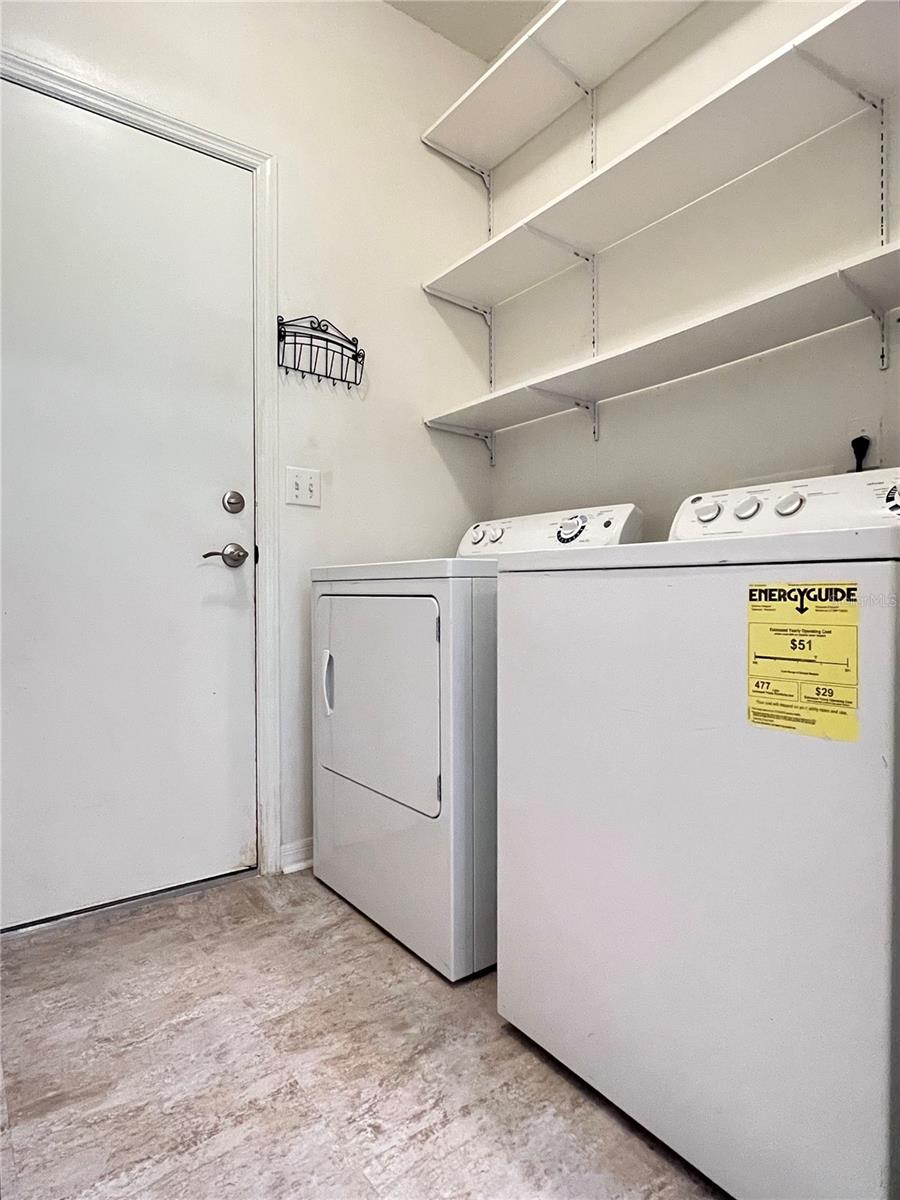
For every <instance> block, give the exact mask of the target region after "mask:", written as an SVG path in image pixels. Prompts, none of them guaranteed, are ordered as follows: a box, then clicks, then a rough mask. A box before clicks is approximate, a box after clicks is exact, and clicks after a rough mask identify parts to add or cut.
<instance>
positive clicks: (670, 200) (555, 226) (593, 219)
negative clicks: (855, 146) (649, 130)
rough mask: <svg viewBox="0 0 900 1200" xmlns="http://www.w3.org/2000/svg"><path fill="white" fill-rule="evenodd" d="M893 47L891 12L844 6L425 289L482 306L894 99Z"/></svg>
mask: <svg viewBox="0 0 900 1200" xmlns="http://www.w3.org/2000/svg"><path fill="white" fill-rule="evenodd" d="M588 7H590V5H589V6H588ZM598 7H599V6H598ZM629 7H630V8H631V10H632V11H633V10H634V9H635V8H638V9H640V8H642V7H646V8H650V9H653V8H656V7H659V6H657V5H653V4H650V5H646V6H640V5H631V6H629ZM555 11H561V10H559V8H558V7H557V9H554V10H551V12H555ZM898 46H900V5H898V4H896V3H886V2H884V0H854V2H853V3H850V4H847V5H845V7H844V8H842V9H840V10H839V11H838V12H837V13H835V14H833V15H832V16H830V17H828V18H827V19H826V20H824V21H822V22H820V23H819V24H818V25H816V26H815V27H813V29H811V30H810V31H809V32H808V33H806V34H805V35H804V36H803V37H802V38H799V39H797V40H796V41H794V42H791V43H789V44H787V45H786V46H783V47H782V48H781V49H780V50H778V51H776V52H775V53H774V54H772V55H770V56H769V57H768V58H766V59H764V60H763V61H762V62H761V63H758V64H757V65H756V66H755V67H753V68H751V70H749V71H747V72H745V73H744V74H743V75H741V76H739V77H738V78H737V79H735V80H734V81H733V82H732V83H730V84H729V85H728V87H726V88H723V89H722V90H720V91H719V92H717V93H716V94H715V95H713V96H711V97H710V98H709V99H707V100H706V101H705V102H704V103H702V104H700V105H697V106H696V107H694V108H692V109H690V110H689V111H688V112H687V113H684V114H682V115H681V116H680V117H679V118H677V119H676V120H675V121H673V122H671V123H670V124H669V125H667V126H665V127H664V128H662V129H661V130H659V131H658V132H657V133H655V134H654V135H653V136H652V137H650V138H647V139H646V140H645V141H643V142H641V143H640V144H638V145H637V146H634V147H633V148H632V149H631V150H629V151H627V152H626V153H625V154H623V155H621V156H620V157H619V158H617V159H614V160H613V162H611V163H609V164H608V165H606V166H604V167H603V168H601V169H600V170H598V171H596V172H595V173H594V174H593V175H590V176H589V177H588V178H587V179H586V180H584V181H583V182H582V183H580V184H578V185H577V186H576V187H573V188H571V189H570V190H569V191H567V192H565V193H564V194H563V195H562V196H560V197H558V198H557V199H556V200H554V201H552V202H551V203H550V204H548V205H546V206H545V207H544V208H541V209H539V210H538V211H537V212H536V213H534V214H532V216H530V217H528V218H526V219H525V220H524V221H521V222H519V224H518V225H515V226H513V227H512V228H511V229H509V230H507V231H506V232H504V233H502V234H500V235H498V236H497V237H495V238H492V239H491V241H489V242H486V243H485V244H484V245H482V246H481V247H479V248H478V249H477V250H475V251H473V252H472V253H471V254H468V255H466V257H465V258H462V259H460V260H459V261H458V262H457V263H455V264H454V265H453V266H452V267H450V268H449V269H448V270H446V271H444V272H443V274H441V275H439V276H438V277H437V278H436V279H433V280H431V281H430V282H429V283H427V284H425V290H426V291H427V292H431V293H433V294H438V295H449V296H452V297H456V298H459V299H461V300H463V301H465V302H469V303H472V304H476V305H480V306H483V307H491V306H492V305H494V304H498V303H500V302H501V301H503V300H506V299H509V298H510V297H512V296H515V295H518V293H519V292H522V291H524V290H525V289H527V288H529V287H533V286H534V285H535V284H538V283H541V282H543V281H544V280H547V279H549V278H551V277H552V276H553V275H556V274H558V273H559V272H560V271H563V270H565V269H566V268H567V267H570V266H572V265H573V264H574V263H575V262H576V261H578V258H577V257H576V256H577V255H580V256H582V257H584V256H587V257H588V258H589V257H590V256H591V255H593V254H597V253H600V252H601V251H603V250H604V249H607V248H608V247H610V246H611V245H613V244H614V243H616V242H618V241H620V240H621V239H622V238H625V237H629V236H631V235H633V234H635V233H637V232H639V231H640V230H642V229H645V228H646V227H647V226H649V225H652V224H654V223H656V222H658V221H660V220H662V219H664V218H665V217H667V216H670V215H671V214H672V213H674V212H676V211H678V210H679V209H681V208H683V207H685V206H686V205H689V204H691V203H694V202H696V201H698V200H701V199H703V198H704V197H705V196H707V195H708V194H709V193H711V192H713V191H715V190H716V189H718V188H721V187H723V186H726V185H727V184H729V183H731V182H733V181H734V180H736V179H737V178H739V177H740V176H741V175H744V174H745V173H746V172H748V171H751V170H753V169H755V168H757V167H759V166H761V165H762V164H763V163H765V162H768V161H769V160H770V159H772V158H774V157H776V156H777V155H778V154H782V153H784V152H785V151H787V150H790V149H792V148H793V147H795V146H798V145H799V144H801V143H802V142H804V141H806V140H807V139H808V138H811V137H813V136H815V135H816V134H818V133H822V132H823V131H825V130H826V129H830V128H831V127H832V126H834V125H836V124H838V123H839V122H840V121H844V120H846V119H848V118H849V117H852V116H854V115H855V114H858V113H860V112H862V111H864V110H865V109H867V108H870V107H871V106H872V104H873V102H876V101H877V100H878V99H879V98H881V97H884V96H889V95H893V94H895V93H896V92H897V91H898V89H900V53H898ZM810 58H813V59H815V60H816V61H817V63H818V64H819V65H815V63H813V62H811V61H810ZM501 61H502V60H501ZM498 66H499V64H498ZM460 103H461V102H460ZM451 111H452V110H451ZM488 124H489V122H488ZM548 239H555V240H548Z"/></svg>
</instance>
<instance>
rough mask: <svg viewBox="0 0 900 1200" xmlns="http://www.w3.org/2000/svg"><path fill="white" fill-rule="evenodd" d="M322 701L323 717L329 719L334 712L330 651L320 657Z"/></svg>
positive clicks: (332, 667) (332, 672)
mask: <svg viewBox="0 0 900 1200" xmlns="http://www.w3.org/2000/svg"><path fill="white" fill-rule="evenodd" d="M322 700H323V701H324V702H325V716H326V717H330V716H331V714H332V713H333V712H334V655H333V654H332V653H331V651H330V650H326V651H325V652H324V654H323V655H322Z"/></svg>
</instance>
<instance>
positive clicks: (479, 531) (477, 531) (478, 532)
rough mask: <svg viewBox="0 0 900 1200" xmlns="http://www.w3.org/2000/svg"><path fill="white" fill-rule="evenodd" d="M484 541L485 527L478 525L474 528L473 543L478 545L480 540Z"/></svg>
mask: <svg viewBox="0 0 900 1200" xmlns="http://www.w3.org/2000/svg"><path fill="white" fill-rule="evenodd" d="M483 541H484V529H483V527H482V526H481V525H476V526H475V527H474V528H473V530H472V545H473V546H477V545H478V543H479V542H483Z"/></svg>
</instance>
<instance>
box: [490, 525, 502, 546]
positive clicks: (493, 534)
mask: <svg viewBox="0 0 900 1200" xmlns="http://www.w3.org/2000/svg"><path fill="white" fill-rule="evenodd" d="M502 537H503V529H502V528H501V527H500V526H499V525H495V526H494V528H493V529H490V530H488V541H489V542H499V541H500V539H501V538H502Z"/></svg>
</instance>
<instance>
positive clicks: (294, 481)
mask: <svg viewBox="0 0 900 1200" xmlns="http://www.w3.org/2000/svg"><path fill="white" fill-rule="evenodd" d="M284 502H285V504H309V505H311V506H312V507H313V508H321V507H322V474H321V472H320V471H316V470H314V469H313V468H312V467H287V468H285V489H284Z"/></svg>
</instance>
